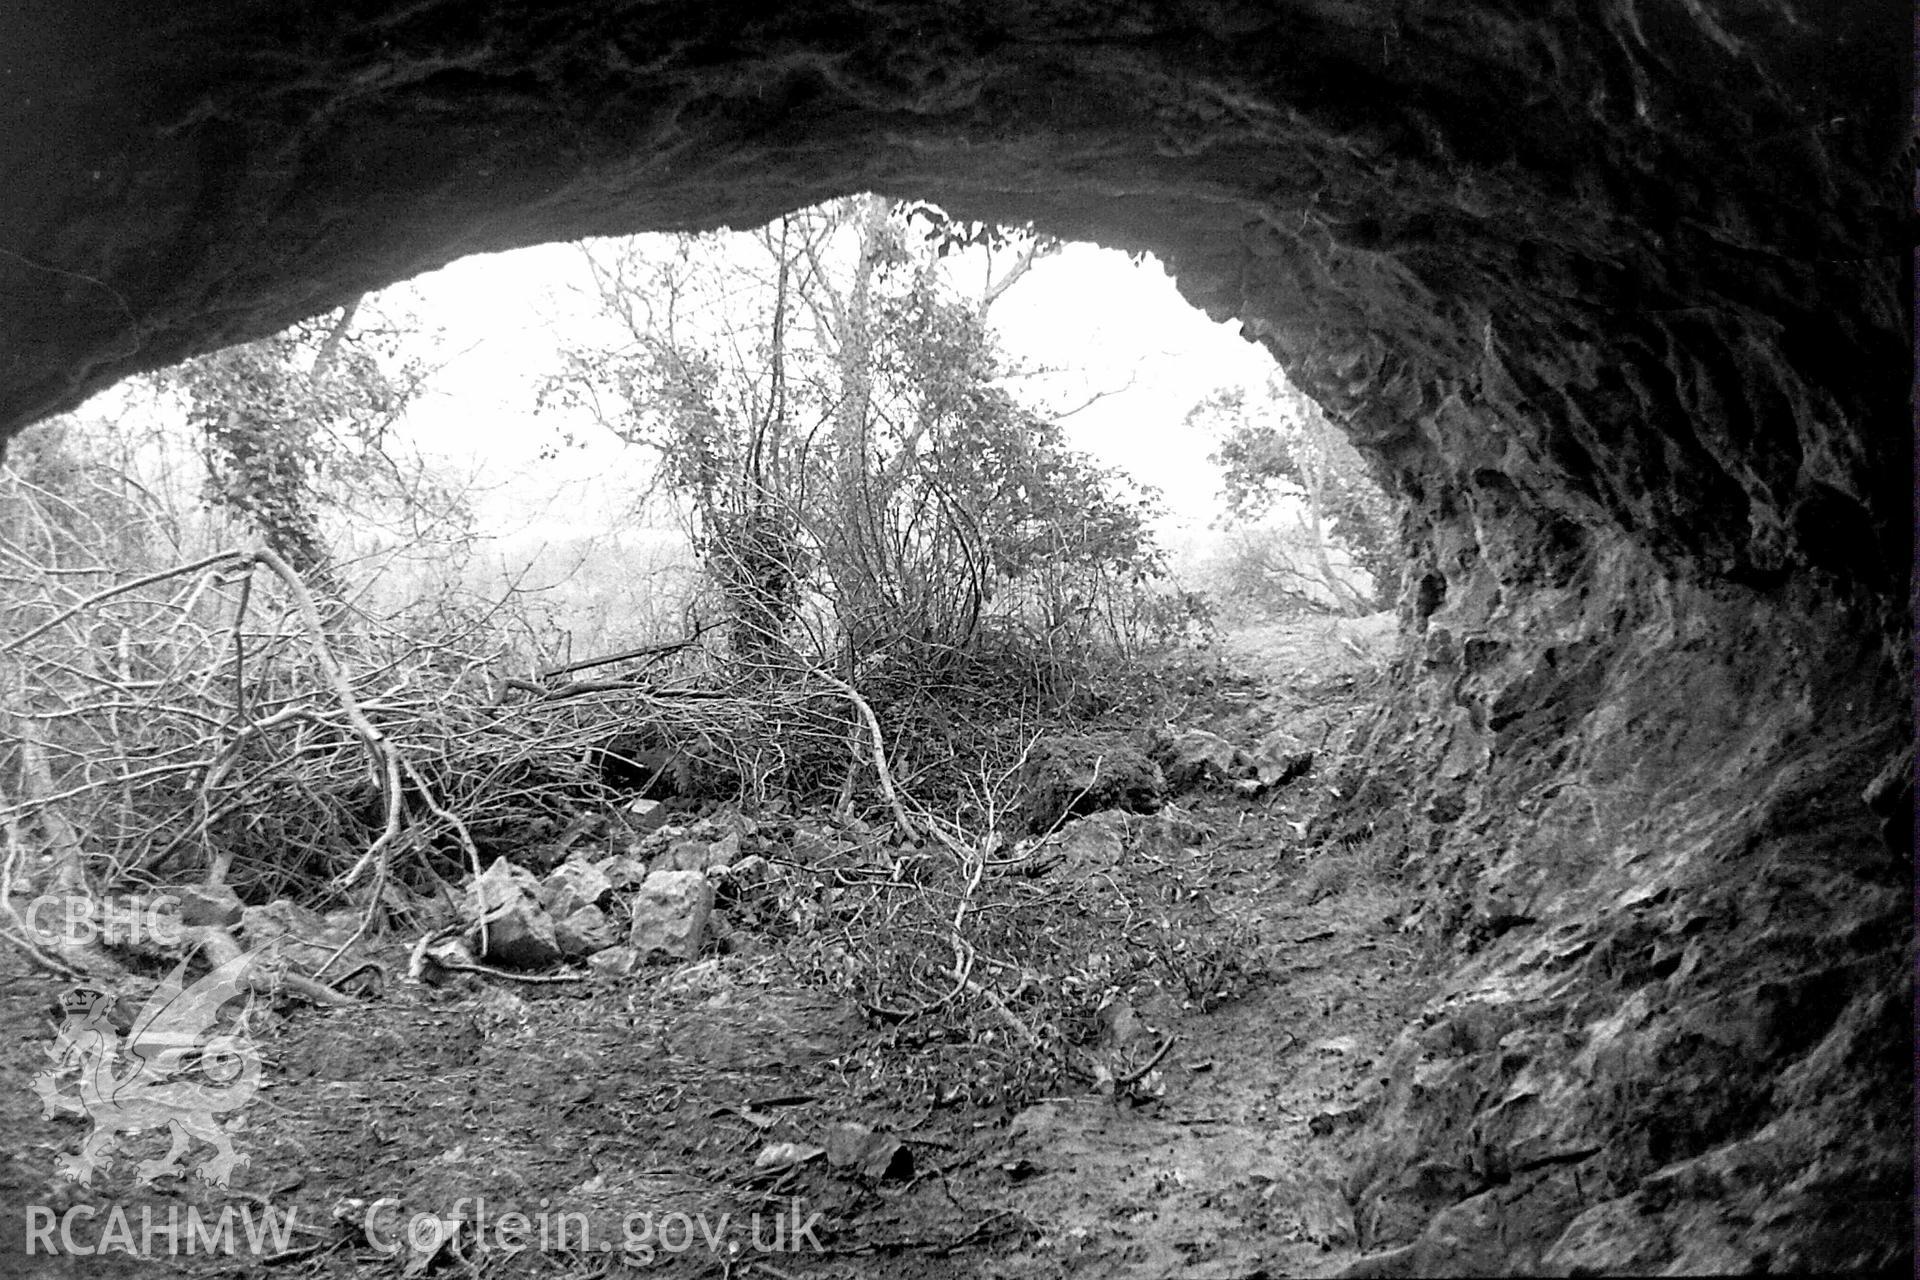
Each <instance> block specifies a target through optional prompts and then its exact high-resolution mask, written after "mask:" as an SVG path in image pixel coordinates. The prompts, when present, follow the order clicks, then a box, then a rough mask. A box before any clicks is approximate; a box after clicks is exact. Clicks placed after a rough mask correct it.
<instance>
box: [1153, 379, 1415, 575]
mask: <svg viewBox="0 0 1920 1280" xmlns="http://www.w3.org/2000/svg"><path fill="white" fill-rule="evenodd" d="M1187 421H1188V423H1189V425H1197V426H1202V427H1204V428H1206V429H1209V430H1211V431H1212V432H1213V433H1214V434H1215V435H1216V436H1217V437H1218V438H1219V440H1220V444H1219V447H1218V448H1217V449H1216V450H1215V452H1214V453H1213V454H1212V460H1213V461H1214V462H1215V463H1216V464H1217V465H1218V466H1219V467H1220V468H1221V470H1222V471H1223V473H1224V479H1223V487H1222V492H1221V497H1222V499H1223V500H1224V501H1225V503H1226V508H1227V514H1226V520H1227V522H1228V523H1229V524H1230V525H1234V526H1238V527H1239V528H1241V529H1243V530H1245V529H1249V528H1253V527H1255V526H1257V525H1258V522H1260V521H1261V520H1262V518H1264V517H1268V516H1270V515H1272V514H1274V513H1275V511H1276V509H1277V508H1279V507H1280V506H1281V505H1282V504H1284V503H1287V502H1289V501H1291V502H1292V503H1293V504H1295V505H1296V507H1297V509H1298V511H1299V513H1300V514H1299V518H1298V520H1297V521H1296V522H1295V523H1296V525H1297V530H1296V535H1295V537H1294V538H1293V539H1291V540H1289V539H1285V538H1282V537H1280V536H1278V535H1277V531H1276V530H1273V529H1271V528H1269V529H1265V530H1262V533H1263V534H1264V536H1260V537H1245V536H1243V537H1241V538H1240V539H1239V540H1238V541H1237V542H1236V543H1235V544H1234V548H1233V555H1234V557H1235V558H1236V559H1237V560H1238V569H1237V571H1246V572H1251V573H1253V574H1255V575H1256V576H1259V577H1262V578H1264V579H1265V581H1266V582H1268V583H1270V584H1271V585H1270V587H1268V588H1266V589H1264V590H1262V591H1261V592H1260V594H1267V593H1268V592H1273V593H1277V595H1278V596H1279V597H1280V598H1282V599H1288V600H1297V601H1300V602H1302V603H1308V602H1311V601H1313V600H1315V599H1316V598H1318V597H1319V596H1320V595H1322V594H1324V595H1326V596H1329V597H1330V598H1331V599H1332V600H1333V601H1334V603H1335V605H1336V606H1337V607H1339V608H1340V609H1341V610H1342V611H1344V612H1352V613H1362V612H1367V611H1369V610H1371V609H1374V608H1378V607H1382V606H1384V605H1385V604H1387V603H1390V602H1391V601H1392V600H1393V598H1394V597H1395V596H1396V595H1398V593H1399V582H1400V560H1401V556H1400V549H1399V546H1398V542H1397V539H1396V536H1395V530H1396V524H1397V512H1396V510H1395V506H1394V503H1393V501H1392V500H1391V499H1390V498H1389V497H1388V496H1387V494H1386V493H1384V492H1383V491H1382V490H1381V489H1380V487H1379V485H1378V484H1377V483H1376V482H1375V480H1374V479H1373V477H1372V476H1371V475H1370V474H1369V473H1368V470H1367V466H1366V462H1365V459H1363V458H1362V457H1361V456H1360V454H1359V452H1358V451H1357V450H1355V449H1354V447H1353V445H1352V444H1351V443H1350V442H1349V441H1348V440H1347V439H1346V437H1345V436H1344V435H1342V434H1341V433H1340V431H1339V429H1338V428H1336V427H1334V426H1333V424H1332V423H1330V422H1329V421H1328V420H1327V417H1326V414H1325V412H1324V411H1323V410H1322V409H1321V408H1320V406H1319V405H1318V404H1316V403H1315V402H1314V401H1313V400H1312V399H1311V398H1310V397H1308V396H1307V395H1305V394H1304V393H1303V392H1301V391H1299V390H1298V389H1296V388H1295V387H1293V385H1292V384H1291V383H1289V382H1287V381H1286V380H1285V379H1284V378H1283V377H1280V376H1278V375H1276V376H1275V377H1273V378H1270V379H1269V380H1268V382H1267V385H1266V387H1265V394H1264V396H1263V397H1262V398H1261V399H1259V400H1250V399H1249V397H1248V396H1247V395H1246V392H1245V390H1244V389H1243V388H1239V387H1228V388H1222V389H1220V390H1218V391H1215V392H1214V393H1213V394H1211V395H1209V396H1208V397H1207V398H1206V399H1204V400H1202V401H1201V402H1200V403H1199V404H1198V405H1196V406H1195V407H1194V409H1193V410H1192V411H1191V412H1190V413H1189V414H1188V417H1187ZM1336 545H1337V546H1338V548H1339V549H1340V550H1341V551H1343V552H1344V554H1345V556H1346V557H1350V558H1351V560H1352V562H1353V563H1354V564H1356V565H1358V566H1359V567H1360V568H1361V569H1363V570H1364V571H1365V572H1366V574H1367V576H1368V578H1369V579H1370V582H1371V587H1370V589H1361V588H1359V587H1357V586H1355V585H1354V584H1353V583H1352V582H1350V581H1348V577H1347V575H1345V574H1342V573H1340V572H1339V571H1338V569H1337V567H1336V566H1335V564H1334V559H1335V558H1334V557H1333V556H1331V555H1329V550H1330V549H1331V548H1333V547H1334V546H1336ZM1296 548H1297V551H1296ZM1252 586H1254V584H1253V583H1251V582H1246V583H1241V584H1240V589H1242V590H1245V589H1247V588H1250V587H1252Z"/></svg>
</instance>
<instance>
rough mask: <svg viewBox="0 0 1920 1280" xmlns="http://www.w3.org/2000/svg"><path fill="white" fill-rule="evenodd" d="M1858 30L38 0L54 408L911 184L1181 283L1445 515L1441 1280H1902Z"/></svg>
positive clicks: (1637, 16) (1883, 141)
mask: <svg viewBox="0 0 1920 1280" xmlns="http://www.w3.org/2000/svg"><path fill="white" fill-rule="evenodd" d="M155 8H158V7H155ZM1837 8H1841V9H1843V10H1844V12H1843V13H1840V14H1838V15H1829V14H1824V13H1822V14H1814V13H1812V12H1811V11H1808V10H1807V9H1805V8H1804V7H1794V6H1790V5H1788V4H1786V3H1784V2H1781V0H1741V2H1738V3H1734V2H1724V3H1722V2H1715V0H1665V2H1661V3H1646V2H1644V0H1599V2H1595V3H1583V2H1577V0H1561V2H1559V3H1551V2H1550V3H1544V4H1539V5H1532V6H1516V5H1512V4H1509V3H1505V2H1504V0H1461V2H1451V0H1450V2H1448V3H1441V2H1440V0H1392V2H1388V0H1283V2H1279V3H1270V4H1255V3H1236V2H1234V0H1216V2H1213V3H1200V4H1182V5H1171V4H1164V5H1163V4H1151V3H1126V2H1124V0H1121V2H1115V3H1101V4H1094V3H1084V2H1077V0H1071V2H1061V3H1046V2H1033V0H1018V2H1016V3H1012V4H1005V5H996V6H984V5H950V4H936V3H930V2H929V3H902V4H895V5H888V6H884V7H881V6H872V5H867V4H863V3H846V2H843V0H806V2H802V3H792V4H788V5H785V6H781V7H777V8H762V7H760V6H753V5H745V4H729V3H713V2H712V0H708V2H706V3H701V4H693V3H686V2H685V0H666V2H663V3H653V4H648V5H644V6H636V5H631V4H626V3H615V2H613V0H598V2H594V0H575V2H573V3H563V4H545V5H532V4H524V3H509V2H508V0H457V2H456V0H361V2H359V3H354V2H351V0H349V2H347V3H342V4H338V5H335V6H331V7H327V8H324V9H321V8H315V7H308V6H297V5H295V6H265V5H259V4H242V3H225V4H221V3H208V4H202V5H196V6H192V11H191V12H190V13H175V14H154V13H130V12H129V11H128V9H127V7H126V6H124V5H117V4H115V5H108V4H102V3H93V2H92V0H68V2H66V3H60V4H52V3H40V2H39V0H34V2H32V3H23V4H20V5H16V6H13V8H12V11H11V12H10V13H9V15H8V16H6V17H4V18H0V83H4V84H5V86H6V89H7V94H6V97H5V99H4V100H0V299H4V303H3V304H0V436H4V434H7V433H11V432H12V431H14V430H17V429H18V428H19V427H20V426H22V425H24V424H25V423H27V422H30V421H32V420H34V419H36V418H38V417H40V416H43V415H45V414H47V413H50V412H54V411H58V410H60V409H63V408H67V407H71V406H72V405H74V404H75V403H77V401H78V400H79V399H80V398H82V397H84V396H85V395H86V394H87V393H89V392H90V391H92V390H95V389H98V388H100V387H102V386H104V385H106V384H107V383H109V382H110V381H112V380H114V379H116V378H118V377H121V376H124V375H126V374H128V373H131V372H135V371H138V370H142V369H146V368H150V367H155V366H157V365H160V364H164V363H168V362H171V361H174V360H177V359H179V358H181V357H183V356H185V355H188V354H191V353H193V352H196V351H200V350H205V349H208V348H211V347H214V346H218V345H222V344H225V343H230V342H234V341H239V340H243V339H247V338H252V337H256V336H260V335H262V334H265V333H268V332H271V331H274V330H276V329H278V328H280V327H282V326H284V325H285V324H287V323H289V322H291V321H293V320H295V319H297V318H300V317H302V316H305V315H308V314H311V313H313V312H315V311H318V310H321V309H324V308H326V307H328V306H331V305H335V304H338V303H339V302H341V301H343V300H344V299H346V298H348V297H350V296H352V295H354V294H356V293H358V292H360V291H363V290H366V289H369V288H373V287H377V286H379V285H382V284H385V283H388V282H390V281H393V280H396V279H400V278H404V277H406V276H408V275H411V274H415V273H417V272H420V271H423V270H427V269H430V268H433V267H436V266H439V265H442V264H443V263H445V262H447V261H450V260H452V259H454V258H456V257H459V256H462V255H465V254H468V253H472V252H476V251H483V250H496V249H503V248H508V247H513V246H518V245H523V244H529V243H535V242H539V241H543V240H549V239H555V238H561V237H573V236H579V235H584V234H597V233H615V232H630V231H636V230H643V229H665V228H678V227H701V226H712V225H718V224H721V223H730V224H734V225H747V224H752V223H757V222H759V221H763V220H765V219H767V218H770V217H773V216H775V215H777V214H779V213H780V212H782V211H784V210H786V209H789V208H792V207H795V206H798V205H801V204H805V203H809V202H813V201H816V200H819V199H822V198H826V197H829V196H832V195H837V194H843V193H846V192H850V191H855V190H861V189H873V190H879V191H883V192H886V193H888V194H895V195H900V196H911V197H921V198H928V199H932V200H935V201H937V202H939V203H941V204H943V205H945V206H947V207H948V208H949V209H951V210H953V211H954V212H956V213H960V214H964V215H969V216H976V217H993V218H1002V219H1029V218H1030V219H1033V220H1036V221H1037V222H1039V223H1040V224H1041V225H1043V226H1045V227H1046V228H1048V229H1049V230H1053V231H1055V232H1058V233H1060V234H1063V235H1068V236H1076V237H1085V238H1091V239H1098V240H1101V241H1103V242H1105V243H1109V244H1114V245H1117V246H1121V247H1127V248H1150V249H1153V250H1154V251H1155V252H1157V253H1159V254H1160V255H1161V256H1162V257H1163V259H1164V260H1166V261H1167V262H1168V263H1169V264H1170V265H1171V266H1172V268H1173V269H1174V271H1175V273H1176V277H1177V279H1178V282H1179V284H1180V287H1181V289H1182V290H1183V292H1184V293H1185V294H1186V296H1187V297H1188V298H1189V299H1190V300H1192V301H1193V302H1194V303H1195V304H1196V305H1198V306H1200V307H1202V308H1204V309H1206V310H1207V311H1208V312H1209V313H1210V314H1212V315H1215V316H1216V317H1219V318H1226V317H1228V316H1233V317H1237V318H1239V319H1240V320H1241V321H1243V322H1244V323H1245V325H1246V329H1247V332H1248V334H1249V336H1250V337H1252V338H1254V339H1256V340H1258V341H1260V342H1262V343H1264V344H1265V345H1266V346H1267V347H1268V348H1269V349H1270V350H1271V351H1272V352H1273V353H1274V355H1275V356H1276V357H1277V358H1278V359H1279V360H1280V361H1281V363H1282V364H1284V365H1285V366H1286V367H1287V369H1288V370H1289V372H1290V373H1291V374H1292V375H1293V377H1294V378H1295V379H1296V380H1297V381H1298V382H1300V383H1301V385H1303V386H1304V387H1306V388H1307V389H1309V390H1310V391H1311V392H1312V393H1314V394H1315V395H1316V396H1317V397H1319V398H1320V399H1321V400H1322V402H1323V403H1325V404H1326V405H1327V406H1328V408H1329V409H1330V411H1331V412H1332V413H1333V414H1334V415H1335V417H1336V419H1337V420H1340V421H1342V422H1343V423H1344V424H1345V425H1346V427H1347V429H1348V430H1349V431H1350V433H1351V434H1352V435H1353V437H1354V439H1355V440H1356V442H1357V443H1359V444H1360V446H1361V447H1362V448H1363V450H1364V451H1366V453H1367V454H1368V456H1369V457H1370V458H1371V459H1372V460H1373V462H1374V464H1375V465H1376V467H1377V469H1378V471H1379V474H1380V475H1381V476H1382V477H1383V479H1384V480H1386V481H1387V483H1389V484H1390V485H1391V486H1392V487H1394V488H1395V489H1396V490H1397V491H1398V492H1400V493H1401V494H1402V496H1403V497H1404V498H1405V499H1406V503H1407V510H1408V517H1407V527H1406V537H1407V545H1408V553H1409V555H1410V556H1411V557H1412V558H1413V561H1414V571H1413V572H1412V573H1411V574H1410V575H1409V581H1410V586H1409V590H1408V594H1407V598H1406V600H1405V602H1404V606H1403V611H1404V616H1405V621H1406V625H1407V627H1408V629H1409V632H1410V634H1411V637H1412V639H1413V642H1414V650H1415V651H1414V655H1413V657H1412V658H1411V659H1410V660H1409V662H1408V664H1407V668H1406V670H1405V671H1403V672H1402V688H1401V693H1402V697H1401V698H1400V701H1399V702H1398V704H1397V706H1396V707H1395V708H1394V709H1393V710H1392V711H1391V712H1390V713H1388V714H1387V715H1386V716H1384V717H1383V719H1382V720H1381V722H1380V723H1379V724H1378V725H1376V726H1375V727H1374V731H1373V737H1372V743H1371V748H1370V751H1369V752H1368V754H1367V755H1366V756H1365V761H1364V765H1365V767H1364V768H1363V769H1361V770H1360V771H1359V772H1358V773H1357V774H1356V785H1357V786H1360V787H1361V788H1363V789H1364V790H1365V793H1366V795H1367V796H1368V797H1369V798H1370V799H1372V800H1374V801H1377V802H1379V803H1380V804H1381V805H1383V806H1384V807H1385V808H1384V811H1386V812H1389V813H1391V814H1392V815H1394V816H1393V817H1392V818H1391V820H1390V821H1386V822H1384V824H1383V825H1382V826H1381V829H1379V830H1377V831H1376V832H1375V833H1374V838H1379V839H1393V840H1397V841H1401V842H1403V843H1404V846H1405V848H1406V850H1407V866H1408V872H1409V875H1410V876H1412V877H1413V878H1414V881H1415V882H1416V883H1417V884H1419V885H1420V886H1422V891H1423V894H1424V901H1425V905H1424V906H1423V908H1422V910H1421V911H1420V912H1419V913H1418V915H1417V918H1416V924H1417V925H1418V926H1419V927H1420V928H1421V929H1422V931H1423V933H1424V935H1425V937H1426V938H1427V939H1428V940H1429V942H1430V944H1431V945H1432V946H1433V947H1434V948H1435V949H1436V951H1435V954H1436V955H1437V956H1438V957H1439V959H1438V960H1437V963H1438V964H1440V965H1441V967H1442V968H1443V969H1444V971H1445V974H1446V976H1445V981H1444V984H1443V985H1444V992H1445V994H1443V995H1442V996H1441V997H1440V998H1439V999H1438V1000H1437V1001H1436V1002H1435V1004H1434V1005H1433V1006H1432V1007H1431V1008H1429V1009H1428V1010H1427V1011H1426V1012H1425V1013H1424V1014H1423V1016H1422V1019H1421V1021H1420V1022H1419V1023H1418V1024H1417V1025H1415V1026H1412V1027H1409V1028H1408V1030H1407V1032H1406V1034H1405V1035H1404V1036H1403V1037H1402V1038H1401V1041H1400V1043H1399V1044H1398V1045H1397V1046H1396V1048H1395V1051H1394V1057H1393V1060H1392V1062H1391V1064H1390V1067H1389V1070H1388V1072H1387V1075H1386V1079H1387V1085H1386V1087H1385V1090H1384V1092H1383V1095H1382V1097H1381V1099H1380V1104H1379V1109H1378V1115H1377V1117H1376V1119H1375V1121H1374V1122H1373V1125H1372V1127H1371V1128H1370V1130H1369V1133H1368V1142H1367V1148H1366V1154H1365V1156H1364V1158H1363V1159H1362V1161H1361V1162H1360V1164H1359V1166H1358V1167H1356V1169H1355V1171H1354V1175H1353V1181H1352V1186H1351V1188H1350V1189H1351V1191H1352V1193H1353V1196H1354V1198H1355V1201H1356V1203H1357V1204H1358V1205H1359V1206H1360V1209H1361V1215H1360V1216H1361V1223H1362V1227H1363V1231H1364V1232H1365V1234H1366V1238H1367V1243H1368V1244H1369V1245H1370V1246H1372V1247H1375V1248H1379V1249H1389V1248H1401V1249H1403V1252H1402V1253H1400V1254H1396V1255H1393V1258H1394V1259H1397V1261H1392V1262H1390V1263H1383V1264H1381V1265H1383V1266H1400V1267H1402V1268H1404V1269H1407V1270H1409V1271H1418V1272H1420V1273H1430V1272H1444V1271H1455V1272H1465V1273H1475V1272H1484V1271H1488V1270H1498V1269H1501V1268H1507V1269H1513V1270H1518V1271H1525V1270H1528V1269H1530V1268H1540V1267H1546V1268H1551V1269H1558V1270H1569V1269H1576V1268H1600V1269H1615V1270H1623V1269H1624V1270H1653V1269H1660V1268H1663V1267H1668V1266H1684V1267H1692V1268H1695V1269H1699V1268H1702V1267H1718V1268H1731V1269H1741V1268H1746V1267H1760V1266H1771V1267H1772V1268H1774V1269H1783V1268H1785V1267H1787V1266H1789V1265H1805V1264H1808V1263H1810V1262H1811V1263H1825V1264H1826V1265H1839V1264H1842V1263H1846V1262H1855V1263H1876V1262H1884V1261H1887V1260H1889V1259H1892V1258H1895V1257H1897V1256H1900V1255H1901V1254H1902V1253H1903V1252H1910V1244H1911V1242H1910V1235H1909V1234H1908V1233H1909V1231H1910V1227H1909V1226H1908V1224H1907V1219H1906V1213H1907V1209H1906V1196H1907V1188H1908V1186H1909V1182H1908V1179H1909V1176H1910V1166H1911V1148H1910V1147H1909V1146H1908V1145H1907V1138H1908V1136H1909V1134H1910V1120H1911V1105H1910V1099H1911V1095H1910V1093H1909V1091H1908V1088H1907V1085H1908V1079H1907V1072H1908V1068H1907V1066H1906V1065H1904V1062H1905V1059H1904V1057H1903V1055H1904V1054H1905V1053H1906V1052H1907V1051H1908V1046H1909V1045H1910V1038H1911V1037H1910V1023H1909V1021H1908V1017H1909V1009H1910V996H1909V995H1908V994H1907V992H1908V987H1909V981H1908V974H1909V973H1910V967H1909V960H1908V957H1909V952H1910V944H1911V932H1912V930H1911V917H1910V915H1909V907H1908V895H1909V894H1910V879H1909V877H1910V874H1911V865H1910V845H1911V828H1910V823H1908V822H1904V821H1903V820H1902V817H1903V815H1910V806H1911V788H1910V776H1911V755H1910V743H1911V723H1910V719H1909V717H1908V715H1907V697H1908V693H1907V690H1908V680H1909V675H1908V673H1909V670H1910V659H1909V658H1908V653H1907V645H1908V637H1909V635H1910V627H1909V624H1908V621H1907V604H1906V600H1907V585H1908V578H1909V572H1908V566H1909V564H1910V559H1909V548H1910V541H1909V538H1910V529H1911V519H1912V515H1911V500H1912V489H1911V487H1910V486H1909V483H1908V481H1909V471H1908V468H1909V465H1910V463H1911V460H1912V436H1911V425H1910V424H1911V419H1910V418H1909V417H1908V412H1907V404H1908V397H1907V388H1908V383H1909V377H1908V372H1909V363H1908V362H1909V355H1910V351H1911V338H1910V323H1909V315H1910V310H1909V309H1910V302H1911V293H1910V287H1909V277H1908V274H1907V259H1906V257H1905V254H1906V245H1907V242H1908V239H1909V233H1910V223H1911V220H1910V218H1909V217H1908V216H1907V215H1906V214H1905V213H1904V212H1903V210H1904V208H1905V202H1906V197H1907V194H1908V191H1907V188H1908V186H1909V185H1910V174H1909V173H1908V166H1909V164H1910V161H1911V152H1910V149H1909V148H1908V147H1907V139H1908V136H1909V111H1908V107H1907V97H1906V88H1905V83H1904V76H1905V62H1906V51H1907V49H1908V47H1909V46H1908V38H1909V34H1910V33H1909V32H1908V30H1907V26H1906V14H1905V11H1904V10H1902V9H1896V8H1895V7H1894V6H1893V5H1891V4H1888V3H1868V4H1859V5H1848V6H1837ZM1903 752H1904V753H1906V754H1905V755H1904V756H1903Z"/></svg>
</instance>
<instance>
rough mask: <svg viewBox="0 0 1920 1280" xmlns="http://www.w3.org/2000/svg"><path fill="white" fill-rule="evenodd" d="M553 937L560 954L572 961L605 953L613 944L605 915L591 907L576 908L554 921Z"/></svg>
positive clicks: (612, 936)
mask: <svg viewBox="0 0 1920 1280" xmlns="http://www.w3.org/2000/svg"><path fill="white" fill-rule="evenodd" d="M553 937H554V941H555V942H557V943H558V944H559V946H560V951H561V953H562V954H563V955H566V956H568V957H570V958H573V959H579V958H582V957H584V956H590V955H593V954H594V953H595V952H599V951H605V950H606V949H607V948H608V947H610V946H612V945H613V944H614V942H615V937H614V932H613V925H612V923H611V922H609V921H608V919H607V913H606V912H604V911H602V910H601V909H600V908H598V907H593V906H582V907H577V908H575V909H574V910H573V911H572V912H571V913H570V914H568V915H565V916H561V917H559V918H557V919H556V920H554V923H553Z"/></svg>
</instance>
